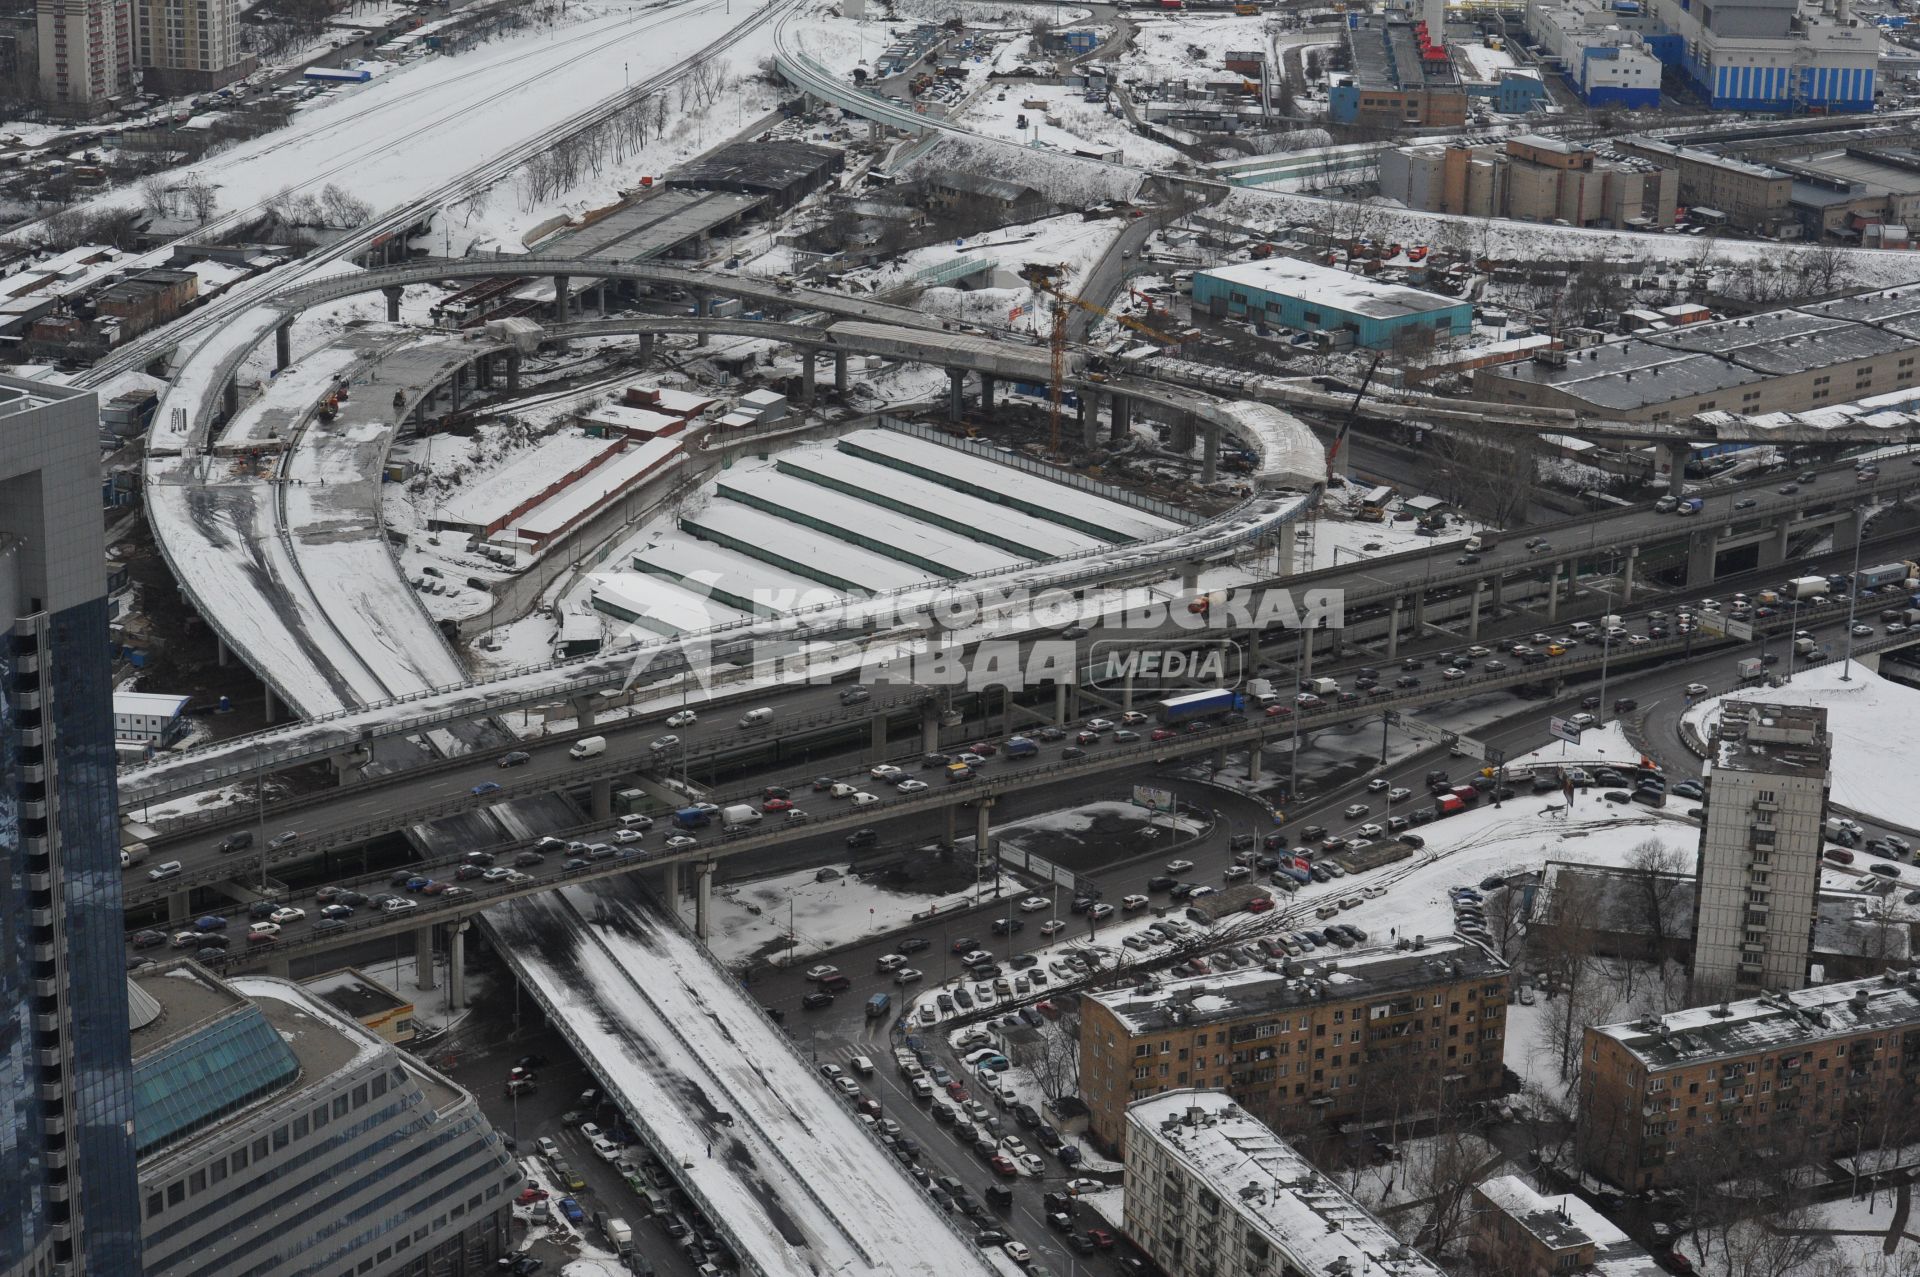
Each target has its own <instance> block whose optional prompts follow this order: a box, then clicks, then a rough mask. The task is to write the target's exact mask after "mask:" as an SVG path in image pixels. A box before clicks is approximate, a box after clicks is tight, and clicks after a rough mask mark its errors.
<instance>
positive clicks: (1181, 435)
mask: <svg viewBox="0 0 1920 1277" xmlns="http://www.w3.org/2000/svg"><path fill="white" fill-rule="evenodd" d="M1169 446H1171V447H1172V448H1173V450H1174V451H1175V452H1177V453H1179V454H1180V455H1181V456H1187V455H1189V454H1191V453H1192V452H1193V414H1192V413H1190V412H1183V413H1181V414H1180V415H1179V417H1177V418H1175V420H1174V423H1173V437H1172V438H1171V439H1170V440H1169Z"/></svg>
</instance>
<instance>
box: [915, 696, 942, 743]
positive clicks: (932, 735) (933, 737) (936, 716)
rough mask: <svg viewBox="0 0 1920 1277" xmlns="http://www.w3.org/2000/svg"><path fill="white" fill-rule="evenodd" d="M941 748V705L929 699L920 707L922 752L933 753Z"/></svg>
mask: <svg viewBox="0 0 1920 1277" xmlns="http://www.w3.org/2000/svg"><path fill="white" fill-rule="evenodd" d="M939 748H940V706H939V705H938V704H937V703H936V702H934V701H928V702H927V703H926V704H925V705H922V706H921V707H920V752H921V753H923V754H932V753H935V752H937V751H938V750H939Z"/></svg>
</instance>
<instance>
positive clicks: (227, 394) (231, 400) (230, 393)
mask: <svg viewBox="0 0 1920 1277" xmlns="http://www.w3.org/2000/svg"><path fill="white" fill-rule="evenodd" d="M220 407H221V408H222V409H223V410H225V412H226V414H227V416H229V417H231V416H233V414H234V413H236V412H239V411H240V379H239V378H238V377H229V378H227V384H226V385H224V386H222V387H220Z"/></svg>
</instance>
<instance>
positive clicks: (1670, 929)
mask: <svg viewBox="0 0 1920 1277" xmlns="http://www.w3.org/2000/svg"><path fill="white" fill-rule="evenodd" d="M1686 869H1687V857H1686V855H1685V853H1683V852H1682V851H1680V849H1679V848H1677V847H1669V846H1667V844H1665V843H1663V842H1661V841H1660V840H1659V839H1658V838H1649V839H1647V840H1646V841H1645V842H1642V843H1640V844H1639V845H1637V846H1636V847H1634V849H1633V850H1632V851H1631V852H1629V853H1628V854H1627V874H1628V876H1629V877H1631V878H1632V879H1633V882H1634V892H1635V895H1636V897H1637V898H1638V900H1639V904H1640V909H1641V914H1640V918H1641V921H1642V923H1644V924H1645V926H1646V929H1647V934H1648V936H1649V937H1650V938H1651V942H1652V946H1653V954H1652V956H1653V958H1654V960H1655V961H1659V960H1660V959H1661V958H1663V957H1664V954H1665V949H1666V944H1667V941H1668V940H1670V939H1672V938H1674V937H1675V936H1676V935H1677V934H1678V933H1679V930H1680V927H1679V923H1680V918H1679V913H1680V907H1681V904H1682V903H1683V901H1684V899H1685V893H1684V888H1685V886H1686V884H1687V880H1688V875H1687V872H1686Z"/></svg>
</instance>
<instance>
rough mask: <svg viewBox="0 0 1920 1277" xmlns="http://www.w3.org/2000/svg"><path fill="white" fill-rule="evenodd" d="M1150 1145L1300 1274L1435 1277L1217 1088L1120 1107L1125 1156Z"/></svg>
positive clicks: (1422, 1260)
mask: <svg viewBox="0 0 1920 1277" xmlns="http://www.w3.org/2000/svg"><path fill="white" fill-rule="evenodd" d="M1148 1146H1157V1147H1158V1148H1160V1149H1161V1150H1163V1151H1164V1152H1165V1153H1166V1154H1167V1155H1169V1156H1171V1157H1172V1158H1173V1159H1174V1160H1176V1161H1177V1162H1179V1163H1180V1165H1181V1166H1182V1167H1183V1168H1184V1169H1185V1170H1186V1172H1187V1173H1188V1174H1189V1175H1190V1176H1192V1177H1194V1178H1196V1179H1198V1180H1199V1181H1200V1182H1201V1183H1203V1184H1205V1185H1207V1186H1208V1187H1209V1188H1211V1189H1212V1190H1213V1192H1214V1193H1215V1195H1216V1196H1218V1197H1219V1199H1220V1201H1221V1202H1222V1203H1224V1204H1225V1205H1226V1207H1227V1208H1228V1209H1229V1210H1231V1211H1233V1212H1234V1213H1235V1214H1236V1215H1238V1216H1239V1217H1240V1218H1241V1219H1242V1220H1243V1221H1245V1223H1246V1225H1247V1227H1248V1229H1249V1230H1250V1231H1257V1232H1258V1233H1259V1234H1260V1235H1261V1236H1262V1237H1264V1238H1265V1239H1266V1241H1267V1244H1268V1245H1269V1246H1270V1247H1271V1248H1272V1249H1273V1250H1274V1251H1275V1252H1277V1253H1278V1254H1279V1255H1280V1256H1281V1257H1282V1258H1283V1259H1284V1261H1285V1262H1284V1263H1283V1264H1282V1265H1281V1267H1282V1268H1291V1269H1293V1270H1297V1271H1299V1272H1303V1273H1315V1274H1320V1273H1332V1272H1338V1271H1340V1268H1339V1267H1338V1265H1341V1264H1342V1263H1344V1265H1345V1268H1346V1271H1347V1272H1350V1273H1354V1274H1360V1273H1381V1274H1386V1275H1388V1277H1441V1274H1442V1273H1443V1271H1444V1270H1443V1269H1441V1268H1440V1267H1439V1266H1438V1265H1437V1264H1435V1263H1433V1261H1431V1260H1429V1259H1428V1258H1427V1257H1426V1256H1424V1255H1422V1254H1420V1252H1418V1251H1416V1250H1414V1249H1413V1248H1412V1247H1410V1246H1408V1245H1406V1244H1405V1243H1404V1242H1402V1241H1401V1240H1400V1239H1399V1238H1397V1237H1395V1236H1394V1235H1393V1233H1392V1232H1391V1231H1390V1230H1389V1229H1388V1228H1387V1226H1386V1225H1384V1224H1382V1223H1381V1222H1380V1221H1379V1220H1378V1219H1375V1218H1374V1217H1373V1216H1372V1215H1371V1214H1370V1213H1368V1211H1367V1210H1366V1208H1365V1207H1363V1206H1361V1205H1360V1203H1359V1202H1357V1201H1355V1200H1354V1199H1353V1198H1352V1197H1350V1196H1348V1195H1347V1194H1346V1193H1345V1192H1343V1191H1342V1190H1341V1189H1340V1188H1339V1186H1338V1185H1337V1184H1335V1183H1334V1182H1333V1181H1332V1180H1330V1179H1329V1178H1327V1177H1326V1176H1325V1175H1322V1174H1321V1173H1320V1172H1319V1171H1317V1170H1315V1169H1314V1167H1313V1165H1312V1163H1310V1162H1308V1161H1307V1160H1306V1158H1304V1157H1302V1156H1301V1155H1300V1154H1298V1153H1296V1152H1294V1151H1293V1149H1292V1148H1290V1147H1288V1145H1287V1144H1286V1142H1285V1141H1283V1140H1282V1139H1281V1138H1280V1137H1279V1136H1278V1135H1275V1134H1274V1133H1273V1132H1272V1131H1271V1130H1269V1129H1268V1128H1267V1127H1266V1126H1265V1125H1263V1124H1262V1123H1261V1122H1260V1121H1259V1120H1258V1119H1256V1118H1255V1117H1254V1116H1253V1115H1252V1114H1250V1113H1248V1112H1247V1111H1246V1110H1245V1109H1242V1108H1241V1107H1240V1106H1239V1105H1238V1104H1235V1103H1234V1102H1233V1099H1232V1097H1230V1096H1228V1095H1225V1094H1222V1093H1221V1092H1218V1091H1193V1090H1187V1091H1169V1092H1167V1093H1166V1094H1164V1095H1156V1096H1153V1097H1152V1098H1150V1099H1145V1100H1141V1101H1139V1102H1137V1103H1135V1104H1133V1105H1132V1106H1131V1107H1129V1108H1128V1109H1127V1149H1128V1154H1129V1160H1132V1158H1133V1156H1134V1155H1135V1150H1138V1149H1141V1148H1144V1147H1148Z"/></svg>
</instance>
